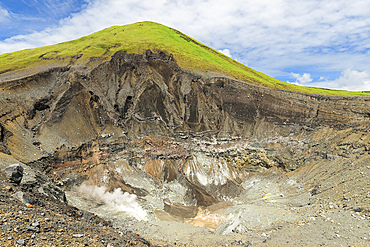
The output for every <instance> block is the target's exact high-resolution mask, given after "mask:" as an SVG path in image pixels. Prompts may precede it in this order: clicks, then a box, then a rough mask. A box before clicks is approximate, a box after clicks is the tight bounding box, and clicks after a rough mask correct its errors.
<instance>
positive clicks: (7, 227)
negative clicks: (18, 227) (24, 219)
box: [1, 224, 10, 231]
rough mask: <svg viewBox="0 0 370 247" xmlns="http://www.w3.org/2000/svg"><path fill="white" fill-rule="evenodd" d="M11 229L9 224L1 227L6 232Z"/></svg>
mask: <svg viewBox="0 0 370 247" xmlns="http://www.w3.org/2000/svg"><path fill="white" fill-rule="evenodd" d="M9 228H10V226H9V225H8V224H4V225H2V226H1V229H3V230H4V231H6V230H8V229H9Z"/></svg>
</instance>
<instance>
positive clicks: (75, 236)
mask: <svg viewBox="0 0 370 247" xmlns="http://www.w3.org/2000/svg"><path fill="white" fill-rule="evenodd" d="M83 236H84V235H83V234H73V237H74V238H82V237H83Z"/></svg>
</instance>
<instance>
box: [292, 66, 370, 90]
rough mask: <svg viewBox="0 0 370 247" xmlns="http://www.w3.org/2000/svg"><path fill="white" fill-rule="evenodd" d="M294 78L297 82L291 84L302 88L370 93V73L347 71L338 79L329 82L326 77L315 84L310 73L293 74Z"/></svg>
mask: <svg viewBox="0 0 370 247" xmlns="http://www.w3.org/2000/svg"><path fill="white" fill-rule="evenodd" d="M292 76H293V77H294V78H296V81H295V82H290V83H293V84H297V85H300V86H309V87H320V88H331V89H339V90H351V91H370V71H358V70H352V69H346V70H344V71H343V72H342V73H341V75H340V76H339V77H338V78H337V79H334V80H327V79H325V78H324V77H320V78H319V80H318V81H314V82H313V79H312V78H311V75H310V74H308V73H304V74H303V75H300V74H295V73H292ZM288 82H289V81H288Z"/></svg>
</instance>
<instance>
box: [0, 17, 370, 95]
mask: <svg viewBox="0 0 370 247" xmlns="http://www.w3.org/2000/svg"><path fill="white" fill-rule="evenodd" d="M147 49H151V50H154V49H160V50H164V51H167V52H168V53H171V54H173V56H174V58H175V59H176V61H177V63H178V64H179V66H181V67H182V68H184V69H187V70H193V69H197V70H200V71H217V72H221V73H226V74H229V75H230V76H232V77H234V78H236V79H240V80H244V81H248V82H251V83H254V84H258V85H263V86H266V87H270V88H276V89H283V90H289V91H299V92H304V93H316V94H330V95H347V96H350V95H363V96H365V95H366V96H368V95H370V93H362V92H349V91H341V90H328V89H319V88H310V87H301V86H296V85H292V84H289V83H286V82H283V81H279V80H276V79H274V78H272V77H269V76H267V75H265V74H263V73H260V72H258V71H255V70H253V69H251V68H249V67H247V66H245V65H243V64H241V63H239V62H236V61H235V60H233V59H231V58H229V57H227V56H225V55H223V54H221V53H220V52H217V51H216V50H213V49H211V48H209V47H207V46H205V45H203V44H201V43H199V42H198V41H196V40H194V39H192V38H191V37H189V36H187V35H185V34H183V33H181V32H179V31H177V30H174V29H172V28H169V27H166V26H163V25H161V24H158V23H153V22H140V23H135V24H131V25H126V26H114V27H110V28H107V29H104V30H102V31H100V32H97V33H94V34H91V35H89V36H85V37H82V38H79V39H76V40H73V41H69V42H64V43H60V44H56V45H51V46H45V47H40V48H36V49H27V50H22V51H17V52H13V53H7V54H2V55H0V74H1V73H4V72H7V71H14V70H18V69H22V68H26V67H30V66H38V65H43V64H48V63H55V62H58V61H63V62H64V63H66V62H68V61H70V60H71V59H73V57H74V56H76V55H82V56H81V58H80V59H79V60H78V61H80V62H84V61H85V62H87V61H88V60H89V58H90V57H102V58H103V59H109V58H110V57H111V56H112V55H113V54H114V53H115V52H117V51H120V50H123V51H127V52H128V53H135V54H143V53H144V52H145V51H146V50H147Z"/></svg>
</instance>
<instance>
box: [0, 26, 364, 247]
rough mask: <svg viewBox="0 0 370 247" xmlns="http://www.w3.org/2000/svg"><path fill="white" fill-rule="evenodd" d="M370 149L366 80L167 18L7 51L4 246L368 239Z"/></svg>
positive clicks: (0, 136)
mask: <svg viewBox="0 0 370 247" xmlns="http://www.w3.org/2000/svg"><path fill="white" fill-rule="evenodd" d="M369 153H370V97H369V94H366V93H361V92H345V91H332V90H326V89H315V88H305V87H298V86H295V85H291V84H287V83H284V82H282V81H278V80H275V79H273V78H271V77H268V76H267V75H264V74H262V73H260V72H257V71H254V70H253V69H251V68H248V67H246V66H244V65H242V64H240V63H238V62H236V61H234V60H232V59H230V58H228V57H226V56H224V55H222V54H220V53H218V52H217V51H215V50H212V49H211V48H209V47H206V46H204V45H203V44H200V43H199V42H197V41H196V40H194V39H192V38H190V37H188V36H186V35H185V34H182V33H181V32H179V31H177V30H173V29H171V28H168V27H165V26H162V25H160V24H157V23H152V22H143V23H136V24H132V25H128V26H118V27H111V28H108V29H105V30H103V31H101V32H98V33H95V34H92V35H90V36H86V37H83V38H80V39H77V40H74V41H70V42H66V43H61V44H57V45H53V46H47V47H41V48H37V49H32V50H24V51H19V52H15V53H8V54H3V55H0V171H1V172H0V177H1V182H0V185H1V186H0V188H1V191H0V224H1V226H2V227H1V228H0V231H1V233H0V245H1V246H16V245H20V246H21V245H22V244H23V245H26V246H32V244H34V245H36V246H67V245H69V246H130V245H138V246H185V245H186V246H306V245H307V246H318V245H325V246H326V245H328V246H342V245H343V246H344V245H346V246H348V245H355V246H369V245H370V242H369V240H370V234H369V233H370V179H369V175H370V155H369ZM17 164H18V165H17ZM12 168H13V170H14V172H13V171H12V170H11V169H12ZM22 168H23V169H22ZM17 169H18V170H19V171H20V170H22V173H20V172H18V173H17V171H18V170H17ZM14 176H15V177H16V179H17V180H15V179H13V177H14ZM19 178H21V180H19ZM12 179H13V180H14V181H17V182H13V180H12ZM19 181H20V182H19ZM18 182H19V183H18ZM37 223H38V225H37ZM30 229H31V230H30ZM21 240H23V242H21Z"/></svg>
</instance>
